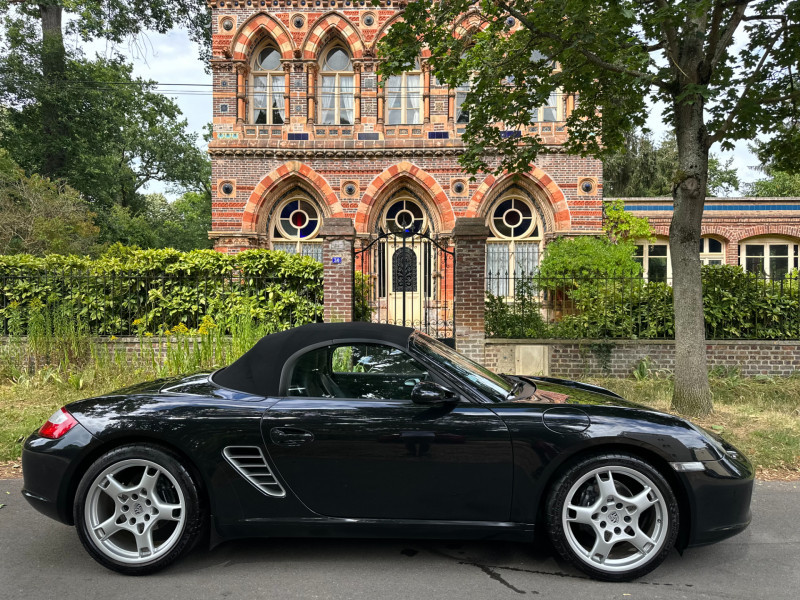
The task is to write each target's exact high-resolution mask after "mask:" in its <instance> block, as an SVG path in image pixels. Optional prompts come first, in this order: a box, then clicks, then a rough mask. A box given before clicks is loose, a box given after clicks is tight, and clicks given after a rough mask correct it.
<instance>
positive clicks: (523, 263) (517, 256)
mask: <svg viewBox="0 0 800 600" xmlns="http://www.w3.org/2000/svg"><path fill="white" fill-rule="evenodd" d="M538 270H539V243H538V242H516V243H515V244H514V277H515V278H516V279H522V278H529V277H533V276H534V275H536V272H537V271H538Z"/></svg>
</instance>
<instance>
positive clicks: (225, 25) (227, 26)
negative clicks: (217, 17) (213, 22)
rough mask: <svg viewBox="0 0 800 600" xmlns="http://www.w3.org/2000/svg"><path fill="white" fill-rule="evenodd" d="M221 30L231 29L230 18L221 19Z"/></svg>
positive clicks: (231, 21)
mask: <svg viewBox="0 0 800 600" xmlns="http://www.w3.org/2000/svg"><path fill="white" fill-rule="evenodd" d="M222 28H223V29H224V30H225V31H230V30H231V29H233V19H230V18H228V19H222Z"/></svg>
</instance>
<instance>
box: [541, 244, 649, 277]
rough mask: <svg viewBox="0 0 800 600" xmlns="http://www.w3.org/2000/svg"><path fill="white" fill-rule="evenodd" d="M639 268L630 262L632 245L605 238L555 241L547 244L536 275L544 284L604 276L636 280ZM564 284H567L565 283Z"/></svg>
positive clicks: (640, 268) (635, 263) (637, 264)
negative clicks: (550, 281) (560, 279)
mask: <svg viewBox="0 0 800 600" xmlns="http://www.w3.org/2000/svg"><path fill="white" fill-rule="evenodd" d="M641 272H642V267H641V265H640V264H639V263H637V262H636V261H635V260H634V259H633V244H630V243H620V244H617V243H614V242H612V241H611V240H609V239H608V238H602V237H596V236H580V237H575V238H558V239H555V240H553V241H552V242H550V243H549V244H547V247H546V248H545V252H544V256H543V257H542V263H541V265H540V267H539V275H540V276H541V278H542V279H543V280H552V282H554V283H555V281H556V280H557V279H558V278H569V277H586V276H590V277H593V276H598V277H599V276H604V275H607V274H611V275H616V276H618V277H621V276H628V277H630V276H636V275H638V274H640V273H641ZM565 283H566V282H565Z"/></svg>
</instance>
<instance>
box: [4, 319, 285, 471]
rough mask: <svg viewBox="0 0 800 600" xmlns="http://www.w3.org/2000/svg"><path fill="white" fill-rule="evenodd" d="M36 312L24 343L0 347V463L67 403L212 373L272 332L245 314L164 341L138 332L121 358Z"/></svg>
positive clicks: (16, 338)
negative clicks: (134, 345)
mask: <svg viewBox="0 0 800 600" xmlns="http://www.w3.org/2000/svg"><path fill="white" fill-rule="evenodd" d="M41 313H42V315H43V316H42V317H41V319H40V320H39V326H38V327H37V328H33V327H29V328H28V331H27V334H28V335H27V337H26V338H22V337H21V336H20V335H14V331H13V329H12V335H11V337H10V338H9V339H8V341H7V342H6V343H5V344H3V345H0V463H2V462H7V461H16V460H18V459H19V457H20V454H21V452H22V444H23V442H24V439H25V437H26V436H27V435H29V434H30V433H31V432H32V431H34V430H35V429H37V428H38V427H40V426H41V425H42V424H43V423H44V421H45V420H46V419H47V418H48V417H49V416H50V415H51V414H53V413H54V412H55V411H56V410H57V409H58V408H59V407H61V406H64V405H65V404H68V403H70V402H73V401H75V400H80V399H82V398H89V397H92V396H99V395H103V394H107V393H109V392H112V391H114V390H117V389H120V388H123V387H127V386H129V385H133V384H136V383H140V382H143V381H148V380H152V379H156V378H159V377H166V376H170V375H179V374H182V373H193V372H198V371H203V370H209V371H210V370H213V369H215V368H217V367H219V366H222V365H226V364H230V363H231V362H233V361H234V360H235V359H236V358H238V357H239V356H241V355H242V354H243V353H244V352H246V351H247V350H249V349H250V348H251V347H252V346H253V344H255V342H256V341H257V340H258V339H260V338H261V337H263V336H264V335H266V334H267V333H271V332H272V331H275V330H276V329H278V327H276V326H275V324H259V323H257V322H255V320H254V319H253V317H252V316H251V315H250V314H248V313H246V312H240V313H239V314H234V315H232V316H231V317H229V318H227V319H226V320H225V321H224V322H222V321H221V322H215V321H214V320H213V319H211V318H210V317H206V318H204V319H203V320H202V323H201V324H200V326H199V328H198V329H197V330H194V331H193V330H189V329H187V328H186V327H185V326H184V325H182V324H181V325H178V326H177V327H174V328H173V330H172V331H167V332H166V335H165V336H163V337H153V336H151V335H150V334H148V333H144V332H142V333H141V335H140V345H139V348H138V349H137V351H136V352H134V353H129V354H127V355H126V354H125V352H124V351H120V352H117V351H115V350H114V349H113V348H112V347H111V346H110V345H108V344H97V343H94V342H93V341H92V339H91V338H90V337H89V336H88V335H87V334H86V333H85V332H84V331H82V330H81V328H80V326H79V325H78V326H76V325H75V324H70V323H67V322H66V320H65V319H63V318H61V316H60V315H59V314H58V313H57V312H47V311H46V310H44V309H43V310H42V311H41ZM0 466H1V465H0Z"/></svg>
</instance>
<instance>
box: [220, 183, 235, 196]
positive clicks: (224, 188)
mask: <svg viewBox="0 0 800 600" xmlns="http://www.w3.org/2000/svg"><path fill="white" fill-rule="evenodd" d="M219 189H220V191H221V192H222V193H223V194H224V195H225V196H230V195H231V194H233V192H234V188H233V184H232V183H231V182H230V181H226V182H224V183H223V184H222V185H221V186H220V188H219Z"/></svg>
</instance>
